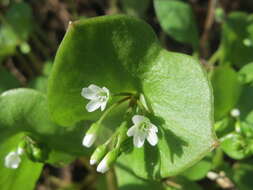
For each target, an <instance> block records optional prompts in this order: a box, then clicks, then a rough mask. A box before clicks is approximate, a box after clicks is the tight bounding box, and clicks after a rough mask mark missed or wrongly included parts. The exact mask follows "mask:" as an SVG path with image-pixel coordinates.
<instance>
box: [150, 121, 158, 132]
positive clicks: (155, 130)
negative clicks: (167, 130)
mask: <svg viewBox="0 0 253 190" xmlns="http://www.w3.org/2000/svg"><path fill="white" fill-rule="evenodd" d="M149 130H150V131H152V132H154V133H157V132H158V129H157V127H156V126H155V125H154V124H152V123H150V124H149Z"/></svg>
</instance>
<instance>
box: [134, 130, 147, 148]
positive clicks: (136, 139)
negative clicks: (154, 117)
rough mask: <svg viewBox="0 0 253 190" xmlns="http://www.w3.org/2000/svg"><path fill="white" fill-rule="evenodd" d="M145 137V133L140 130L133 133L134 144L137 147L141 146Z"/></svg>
mask: <svg viewBox="0 0 253 190" xmlns="http://www.w3.org/2000/svg"><path fill="white" fill-rule="evenodd" d="M145 138H146V134H145V133H143V132H140V131H139V132H137V133H135V135H134V146H135V147H137V148H140V147H142V146H143V144H144V141H145Z"/></svg>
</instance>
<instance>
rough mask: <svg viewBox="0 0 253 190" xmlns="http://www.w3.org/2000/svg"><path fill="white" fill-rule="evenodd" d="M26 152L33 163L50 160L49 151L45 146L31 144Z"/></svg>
mask: <svg viewBox="0 0 253 190" xmlns="http://www.w3.org/2000/svg"><path fill="white" fill-rule="evenodd" d="M26 150H27V151H26V152H27V155H28V156H29V158H30V159H31V160H32V161H35V162H44V161H45V160H47V159H48V154H49V150H48V148H47V147H46V146H45V145H43V144H29V145H28V148H27V149H26Z"/></svg>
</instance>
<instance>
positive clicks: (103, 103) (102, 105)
mask: <svg viewBox="0 0 253 190" xmlns="http://www.w3.org/2000/svg"><path fill="white" fill-rule="evenodd" d="M106 103H107V102H106V101H104V102H101V105H100V106H101V111H104V109H105V107H106Z"/></svg>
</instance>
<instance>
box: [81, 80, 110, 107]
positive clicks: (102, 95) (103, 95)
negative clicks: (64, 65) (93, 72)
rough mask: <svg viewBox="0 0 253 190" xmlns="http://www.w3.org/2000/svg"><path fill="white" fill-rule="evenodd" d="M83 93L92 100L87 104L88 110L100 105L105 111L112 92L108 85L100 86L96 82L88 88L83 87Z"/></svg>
mask: <svg viewBox="0 0 253 190" xmlns="http://www.w3.org/2000/svg"><path fill="white" fill-rule="evenodd" d="M81 95H82V96H83V97H84V98H86V99H88V100H90V102H89V103H88V104H87V105H86V109H87V111H88V112H93V111H95V110H97V109H99V107H100V108H101V111H103V110H104V109H105V107H106V104H107V101H108V100H109V95H110V92H109V90H108V89H107V88H106V87H103V88H100V87H98V86H96V85H94V84H91V85H90V86H89V87H88V88H83V89H82V93H81Z"/></svg>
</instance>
